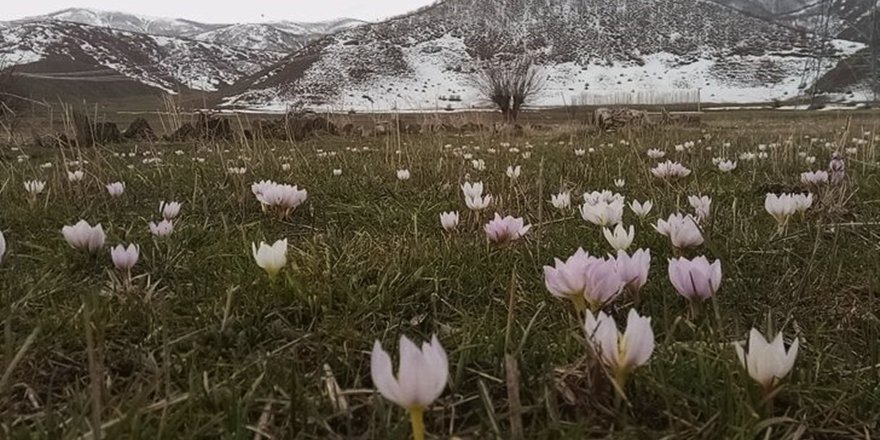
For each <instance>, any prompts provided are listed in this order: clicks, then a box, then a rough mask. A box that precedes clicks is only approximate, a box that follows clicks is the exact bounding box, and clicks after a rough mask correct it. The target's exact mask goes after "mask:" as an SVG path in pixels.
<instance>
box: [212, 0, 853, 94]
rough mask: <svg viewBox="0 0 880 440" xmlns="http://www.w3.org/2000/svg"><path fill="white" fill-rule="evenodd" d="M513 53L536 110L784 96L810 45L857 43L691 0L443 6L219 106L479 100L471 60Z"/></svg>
mask: <svg viewBox="0 0 880 440" xmlns="http://www.w3.org/2000/svg"><path fill="white" fill-rule="evenodd" d="M682 17H688V19H687V20H683V19H682ZM523 47H525V48H527V49H528V50H529V51H530V52H531V53H533V54H535V56H536V57H537V62H538V64H539V65H540V67H541V68H542V71H543V72H544V80H545V83H546V90H545V93H544V94H543V96H542V97H541V99H540V100H539V104H545V105H560V104H564V103H571V102H577V101H578V99H581V98H582V97H583V95H584V93H591V92H595V91H602V92H609V91H621V92H638V91H651V90H696V89H701V92H700V93H701V96H702V99H703V100H704V101H713V102H755V101H767V100H770V99H785V98H788V97H793V96H795V95H797V94H798V93H799V92H800V91H801V90H803V89H804V88H805V87H807V86H808V85H809V84H810V83H811V82H812V81H814V80H815V79H816V78H817V77H818V74H819V73H821V72H817V71H816V69H817V68H816V66H815V63H814V62H813V57H814V55H815V54H816V53H817V52H818V51H819V50H820V49H822V50H825V51H826V52H827V53H828V54H829V55H830V56H831V58H835V57H838V56H843V55H846V54H849V53H852V52H855V51H856V50H858V49H860V48H861V47H863V46H862V45H861V44H858V43H850V42H844V41H835V42H833V45H831V46H829V47H825V48H820V47H818V46H817V43H816V42H815V38H812V37H810V36H809V35H808V34H806V33H805V32H800V31H796V30H793V29H791V28H789V27H785V26H780V25H777V24H773V23H770V22H768V21H766V20H763V19H760V18H756V17H754V16H752V15H750V14H745V13H742V12H740V11H737V10H734V9H731V8H728V7H725V6H722V5H719V4H716V3H712V2H708V1H702V0H636V1H632V0H630V1H624V0H621V1H613V2H608V1H605V0H505V1H501V0H487V1H475V0H446V1H443V2H439V3H437V4H435V5H434V6H430V7H427V8H424V9H422V10H420V11H416V12H414V13H412V14H409V15H406V16H402V17H398V18H395V19H392V20H389V21H386V22H383V23H378V24H374V25H368V26H362V27H358V28H354V29H350V30H347V31H344V32H341V33H338V34H335V35H332V36H328V37H326V38H323V39H322V40H320V41H319V42H317V43H315V44H313V45H311V46H309V47H307V48H305V49H304V50H302V51H299V52H297V53H295V54H293V55H291V56H289V57H287V58H285V60H283V61H282V62H281V63H279V65H277V66H275V67H274V68H271V69H267V70H265V71H263V72H262V73H260V74H259V75H255V76H254V77H252V78H249V79H248V80H246V83H245V84H239V85H237V86H236V87H235V88H233V89H230V90H237V91H238V92H236V93H235V94H234V95H231V96H228V97H227V98H226V100H225V105H227V106H231V107H248V108H260V109H267V110H270V109H275V110H277V109H283V108H285V107H287V106H289V105H306V106H312V107H326V108H330V109H337V110H346V109H435V108H442V107H447V106H449V107H454V108H461V107H469V106H472V105H475V104H478V103H479V99H478V96H476V94H475V93H474V91H473V89H472V88H470V87H469V86H468V83H469V81H468V79H469V72H472V71H473V70H474V67H475V65H476V63H477V62H478V60H480V59H485V58H489V57H503V56H505V55H506V54H507V55H509V54H512V53H520V52H521V51H522V48H523ZM830 67H831V66H830V65H829V66H827V68H830ZM822 68H823V67H821V66H820V67H819V68H818V69H819V70H821V69H822ZM450 97H454V98H455V99H453V100H452V101H454V102H450V101H449V98H450ZM458 98H460V99H461V101H460V102H458Z"/></svg>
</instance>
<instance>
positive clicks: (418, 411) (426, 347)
mask: <svg viewBox="0 0 880 440" xmlns="http://www.w3.org/2000/svg"><path fill="white" fill-rule="evenodd" d="M370 376H371V377H372V379H373V385H375V386H376V389H378V390H379V394H381V395H382V396H383V397H385V398H386V399H388V400H390V401H392V402H394V403H395V404H397V405H398V406H400V407H401V408H403V409H405V410H406V411H407V412H408V413H409V415H410V422H411V424H412V431H413V438H414V439H417V440H422V439H424V438H425V425H424V420H423V416H424V412H425V410H426V409H427V408H428V407H430V406H431V404H432V403H433V402H434V400H436V399H437V398H438V397H440V395H441V394H443V390H444V389H445V388H446V381H447V380H448V379H449V360H448V358H447V356H446V351H445V350H443V346H442V345H440V341H438V340H437V336H436V335H435V336H432V337H431V342H430V343H424V344H422V348H421V350H420V349H419V347H418V346H416V344H414V343H413V342H412V341H410V340H409V339H407V338H406V336H401V338H400V361H399V367H398V371H397V377H394V371H393V370H392V366H391V357H390V356H388V353H386V352H385V350H383V349H382V344H381V343H380V342H379V341H376V342H375V343H374V344H373V352H372V353H371V355H370Z"/></svg>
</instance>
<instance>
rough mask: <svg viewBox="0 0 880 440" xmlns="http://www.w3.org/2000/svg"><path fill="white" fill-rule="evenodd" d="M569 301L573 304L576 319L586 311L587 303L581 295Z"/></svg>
mask: <svg viewBox="0 0 880 440" xmlns="http://www.w3.org/2000/svg"><path fill="white" fill-rule="evenodd" d="M571 301H572V302H573V303H574V310H575V311H576V312H577V314H578V317H580V316H581V315H583V314H584V311H585V310H587V301H586V300H585V299H584V297H583V296H581V295H575V296H573V297H572V298H571Z"/></svg>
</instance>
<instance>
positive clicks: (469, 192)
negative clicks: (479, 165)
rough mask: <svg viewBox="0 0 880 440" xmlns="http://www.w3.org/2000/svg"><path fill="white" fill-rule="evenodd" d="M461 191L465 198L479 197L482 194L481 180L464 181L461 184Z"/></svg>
mask: <svg viewBox="0 0 880 440" xmlns="http://www.w3.org/2000/svg"><path fill="white" fill-rule="evenodd" d="M461 192H462V193H463V194H464V197H465V198H466V199H467V198H471V199H472V198H476V197H480V196H482V195H483V182H477V183H470V182H465V183H464V184H462V185H461Z"/></svg>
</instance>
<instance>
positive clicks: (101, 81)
mask: <svg viewBox="0 0 880 440" xmlns="http://www.w3.org/2000/svg"><path fill="white" fill-rule="evenodd" d="M280 58H281V54H279V53H277V52H266V51H254V50H248V49H241V48H235V47H230V46H224V45H219V44H212V43H205V42H199V41H195V40H189V39H182V38H174V37H165V36H156V35H147V34H141V33H134V32H126V31H119V30H115V29H110V28H104V27H95V26H88V25H82V24H76V23H66V22H58V21H50V22H22V23H18V24H17V25H15V26H9V27H6V28H4V29H0V59H2V60H4V64H5V65H7V66H10V65H11V66H16V67H15V73H16V75H17V76H18V77H20V81H18V82H19V83H23V85H24V86H25V88H26V89H28V90H30V91H32V92H33V93H31V94H35V95H36V96H41V97H45V90H43V89H44V88H45V87H46V85H47V84H50V86H49V87H50V89H51V90H52V92H53V95H51V96H52V97H54V96H65V97H78V96H80V95H81V94H83V93H85V95H87V96H95V97H101V95H100V93H99V92H100V91H101V90H102V89H106V91H107V93H108V95H107V96H115V95H124V94H125V93H126V90H129V91H130V92H131V93H141V92H143V91H144V90H146V89H145V87H146V88H153V89H156V90H157V91H164V92H169V93H176V92H178V91H185V90H198V91H216V90H219V89H222V88H223V87H227V86H229V85H231V84H233V83H235V82H236V81H238V80H239V79H241V78H242V77H244V76H246V75H250V74H253V73H255V72H258V71H260V70H261V69H264V68H265V67H267V66H270V65H272V64H273V63H275V62H276V61H277V60H279V59H280ZM109 84H112V85H113V87H109V86H108V85H109ZM126 84H128V86H129V87H126V86H125V85H126ZM84 90H87V92H84ZM114 90H115V91H114Z"/></svg>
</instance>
